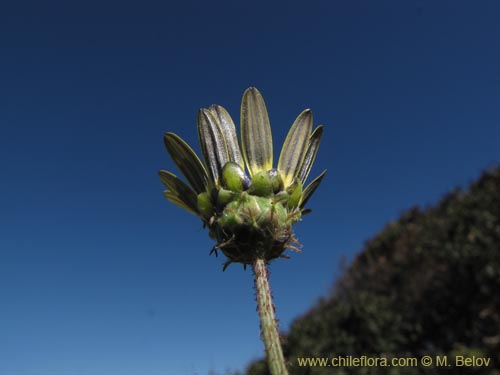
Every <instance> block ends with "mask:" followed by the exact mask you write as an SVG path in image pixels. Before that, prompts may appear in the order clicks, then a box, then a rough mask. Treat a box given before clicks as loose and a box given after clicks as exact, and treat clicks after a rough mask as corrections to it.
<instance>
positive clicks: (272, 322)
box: [253, 259, 288, 375]
mask: <svg viewBox="0 0 500 375" xmlns="http://www.w3.org/2000/svg"><path fill="white" fill-rule="evenodd" d="M253 272H254V275H255V289H256V293H257V305H258V310H259V318H260V332H261V336H262V341H264V346H265V348H266V355H267V363H268V365H269V370H270V371H271V374H272V375H288V371H287V369H286V365H285V358H284V357H283V351H282V349H281V342H280V336H279V333H278V326H277V324H276V318H275V316H274V305H273V298H272V296H271V289H270V288H269V280H268V275H267V266H266V261H265V260H264V259H257V260H256V261H255V263H254V264H253Z"/></svg>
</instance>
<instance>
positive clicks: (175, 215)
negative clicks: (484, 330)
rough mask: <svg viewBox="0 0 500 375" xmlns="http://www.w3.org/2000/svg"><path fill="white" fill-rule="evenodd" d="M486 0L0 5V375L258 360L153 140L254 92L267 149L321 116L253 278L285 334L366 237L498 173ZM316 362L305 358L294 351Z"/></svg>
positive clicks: (496, 32)
mask: <svg viewBox="0 0 500 375" xmlns="http://www.w3.org/2000/svg"><path fill="white" fill-rule="evenodd" d="M499 11H500V5H499V3H498V2H496V1H481V2H475V3H474V4H472V3H471V2H466V1H441V2H435V1H424V0H420V1H377V2H368V1H344V2H341V1H311V2H308V3H307V5H306V4H305V3H303V2H300V3H299V2H293V1H292V2H269V3H265V2H261V1H253V2H251V3H248V2H217V1H215V2H210V3H204V2H190V1H184V2H175V3H173V2H172V3H170V2H160V1H157V2H149V1H145V2H135V3H132V2H111V1H101V2H92V1H90V2H58V3H56V2H50V1H49V2H33V1H32V2H29V1H28V2H16V4H15V5H13V4H7V3H6V4H2V5H0V57H1V58H0V127H1V136H0V166H1V169H0V170H1V173H2V183H1V184H0V301H1V308H0V332H1V335H0V374H1V375H63V374H64V375H67V374H78V375H118V374H120V375H132V374H142V375H159V374H162V375H170V374H172V375H183V374H186V375H192V374H206V373H207V372H208V371H209V370H215V371H217V372H220V373H223V372H224V371H225V370H226V369H227V368H230V369H243V368H244V367H245V366H246V364H247V363H248V362H249V361H250V360H252V359H255V358H258V357H260V356H262V355H263V345H262V343H261V342H260V339H259V325H258V318H257V313H256V311H255V301H254V296H253V293H254V291H253V287H252V275H251V272H250V271H249V270H247V271H246V272H244V271H243V270H242V269H241V267H238V266H231V267H229V268H228V269H227V270H226V272H224V273H223V272H222V270H221V269H222V263H223V259H222V258H221V257H219V258H215V257H209V256H208V253H209V250H210V248H211V247H212V245H213V243H212V242H211V240H210V239H209V238H208V236H207V233H206V232H205V231H204V230H203V229H202V227H201V223H200V221H199V220H197V219H196V218H195V217H193V216H191V215H190V214H188V213H186V212H184V211H182V210H181V209H179V208H177V207H176V206H173V205H172V204H170V203H168V202H167V201H165V200H164V199H163V197H162V190H163V188H162V185H161V183H160V181H159V179H158V176H157V171H158V170H159V169H168V170H173V171H175V172H177V171H176V169H175V166H174V165H173V163H172V161H171V160H170V158H169V157H168V154H167V153H166V151H165V149H164V146H163V142H162V135H163V133H164V132H166V131H173V132H176V133H177V134H179V135H180V136H181V137H183V138H184V139H185V140H187V141H188V142H189V143H190V144H191V145H192V146H193V147H195V149H196V150H198V149H199V148H198V145H197V135H196V113H197V110H198V109H199V108H200V107H208V106H209V105H211V104H214V103H217V104H221V105H223V106H224V107H226V108H227V109H228V111H229V112H230V113H231V114H232V116H233V118H234V119H235V121H236V122H237V123H238V122H239V105H240V99H241V95H242V93H243V91H244V90H245V89H246V88H247V87H249V86H256V87H258V88H259V90H260V91H261V92H262V94H263V96H264V98H265V99H266V103H267V107H268V110H269V114H270V118H271V125H272V128H273V137H274V144H275V150H279V148H280V147H281V143H282V141H283V139H284V137H285V135H286V132H287V130H288V128H289V126H290V125H291V123H292V122H293V120H294V119H295V117H296V116H297V115H298V114H299V113H300V112H301V111H302V110H303V109H305V108H311V109H312V110H313V113H314V119H315V121H314V122H315V124H324V125H325V134H324V137H323V141H322V145H321V148H320V151H319V154H318V158H317V160H316V164H315V167H314V169H313V175H314V174H319V173H320V172H321V170H323V169H325V168H326V169H328V174H327V176H326V177H325V179H324V181H323V184H322V186H321V187H320V188H319V190H318V191H317V193H316V195H315V196H314V197H313V198H312V199H311V200H310V203H309V206H310V207H311V208H312V209H313V214H312V215H309V216H307V217H306V218H305V219H304V221H303V222H301V223H299V224H297V226H296V232H297V237H298V238H299V239H300V241H301V242H302V244H303V245H304V248H303V253H302V254H291V255H292V259H291V260H288V261H284V260H283V261H281V260H280V261H276V262H274V263H273V264H272V266H271V283H272V286H273V291H274V297H275V303H276V308H277V313H278V317H279V318H280V324H281V328H282V329H286V328H287V327H289V325H290V323H291V322H292V321H293V319H295V318H297V317H298V316H300V315H301V314H303V313H304V312H306V311H307V309H308V308H309V307H310V306H311V305H312V304H313V303H314V302H315V301H316V300H317V299H318V298H320V297H321V296H325V295H327V293H328V292H329V291H330V290H331V287H332V285H333V283H334V281H335V279H336V278H337V277H338V276H339V274H340V264H341V259H342V258H343V257H344V258H346V259H347V260H350V259H352V258H353V256H355V254H356V253H357V252H358V251H359V250H360V249H361V248H362V246H363V243H364V241H366V240H367V239H368V238H370V237H371V236H373V235H374V234H376V233H377V231H379V230H380V229H381V228H382V227H383V226H384V225H385V223H387V222H388V221H389V220H393V219H396V218H397V217H398V215H399V214H400V213H401V212H403V211H404V210H405V209H407V208H409V207H411V206H413V205H415V204H419V205H423V206H427V205H429V204H432V203H433V202H436V201H437V200H438V199H439V198H440V197H441V196H442V195H443V194H444V193H445V192H447V191H449V190H450V189H452V188H453V187H455V186H466V185H467V184H468V183H470V182H471V181H472V180H473V179H474V178H476V177H478V175H479V174H480V172H481V171H482V170H484V169H485V168H487V167H490V166H493V165H495V164H496V163H498V162H499V161H500V153H499V151H498V142H499V140H500V126H499V123H500V122H499V120H500V111H499V108H500V107H499V99H500V70H499V68H498V67H499V66H500V48H499V47H500V46H499V42H498V41H499V40H500V23H498V14H499ZM311 354H314V353H311Z"/></svg>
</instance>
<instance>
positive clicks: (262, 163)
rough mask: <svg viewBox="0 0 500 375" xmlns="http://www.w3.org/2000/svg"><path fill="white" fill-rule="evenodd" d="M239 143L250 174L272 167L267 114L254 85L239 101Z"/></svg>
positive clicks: (269, 126) (271, 148)
mask: <svg viewBox="0 0 500 375" xmlns="http://www.w3.org/2000/svg"><path fill="white" fill-rule="evenodd" d="M241 143H242V148H243V157H244V158H245V162H246V164H247V167H248V171H249V172H250V176H253V175H254V174H256V173H257V172H259V171H268V170H270V169H271V168H272V167H273V141H272V135H271V125H270V123H269V116H268V114H267V109H266V104H265V103H264V99H263V98H262V95H261V94H260V92H259V90H257V89H256V88H255V87H250V88H249V89H247V90H246V91H245V92H244V94H243V99H242V101H241Z"/></svg>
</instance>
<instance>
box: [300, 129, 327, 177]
mask: <svg viewBox="0 0 500 375" xmlns="http://www.w3.org/2000/svg"><path fill="white" fill-rule="evenodd" d="M322 135H323V125H320V126H318V127H317V128H316V129H314V131H313V133H312V134H311V137H310V138H309V146H308V147H307V150H306V154H305V156H304V161H303V162H302V166H301V167H300V168H299V170H298V172H297V175H296V177H297V178H298V179H299V180H301V181H302V183H304V182H305V181H306V179H307V176H309V172H310V171H311V168H312V166H313V163H314V160H315V159H316V154H317V153H318V148H319V144H320V142H321V137H322Z"/></svg>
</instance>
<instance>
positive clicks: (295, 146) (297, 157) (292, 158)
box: [278, 109, 313, 187]
mask: <svg viewBox="0 0 500 375" xmlns="http://www.w3.org/2000/svg"><path fill="white" fill-rule="evenodd" d="M312 121H313V118H312V112H311V110H309V109H306V110H305V111H303V112H302V113H301V114H300V115H299V116H298V117H297V119H296V120H295V121H294V123H293V125H292V127H291V128H290V131H289V132H288V135H287V137H286V139H285V142H284V143H283V148H282V149H281V154H280V159H279V161H278V170H279V171H280V173H281V176H282V177H283V182H284V183H285V187H286V186H290V184H291V183H292V181H293V178H294V177H295V175H296V173H297V171H298V168H299V167H300V166H301V165H302V162H303V160H304V155H305V153H306V150H307V146H308V143H309V137H310V135H311V129H312Z"/></svg>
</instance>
